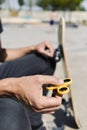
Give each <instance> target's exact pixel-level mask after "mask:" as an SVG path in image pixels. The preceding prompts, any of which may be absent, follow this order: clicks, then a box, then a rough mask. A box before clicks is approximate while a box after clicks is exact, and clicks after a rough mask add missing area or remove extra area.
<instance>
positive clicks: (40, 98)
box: [0, 75, 63, 113]
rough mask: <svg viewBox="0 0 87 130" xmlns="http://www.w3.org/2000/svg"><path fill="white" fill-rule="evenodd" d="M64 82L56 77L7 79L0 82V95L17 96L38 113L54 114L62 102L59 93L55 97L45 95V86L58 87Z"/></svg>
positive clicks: (39, 76)
mask: <svg viewBox="0 0 87 130" xmlns="http://www.w3.org/2000/svg"><path fill="white" fill-rule="evenodd" d="M61 83H63V81H62V80H59V79H57V78H55V77H54V76H42V75H36V76H25V77H21V78H7V79H3V80H1V81H0V95H3V94H9V95H10V94H15V96H16V97H17V98H18V99H22V100H23V101H24V102H25V103H26V104H27V105H29V106H30V107H31V108H32V109H33V110H34V111H36V112H44V113H48V112H54V111H55V110H57V109H58V108H59V107H60V105H61V101H62V97H61V96H59V95H58V94H57V93H56V94H55V95H54V96H53V97H46V96H44V95H43V87H42V86H43V85H48V84H52V85H58V84H61Z"/></svg>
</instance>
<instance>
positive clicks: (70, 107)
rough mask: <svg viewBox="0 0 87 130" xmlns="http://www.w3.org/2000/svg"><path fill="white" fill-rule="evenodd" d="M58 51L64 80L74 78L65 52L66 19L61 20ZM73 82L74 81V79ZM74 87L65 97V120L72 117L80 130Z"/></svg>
mask: <svg viewBox="0 0 87 130" xmlns="http://www.w3.org/2000/svg"><path fill="white" fill-rule="evenodd" d="M58 43H59V46H58V50H57V53H58V54H57V57H56V58H57V59H56V60H57V61H61V62H62V70H63V77H64V78H72V77H71V74H70V70H69V65H68V58H67V54H66V50H65V20H64V18H61V19H60V21H59V24H58ZM72 81H73V79H72ZM72 87H74V86H72V85H69V88H70V91H69V93H68V94H66V95H64V97H63V102H62V104H63V106H64V108H65V109H64V110H65V118H67V117H68V118H69V117H72V118H73V120H72V121H73V125H74V128H76V129H78V128H80V127H81V124H80V122H79V120H78V118H77V112H76V108H75V102H74V97H73V89H72Z"/></svg>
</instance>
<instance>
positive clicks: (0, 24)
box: [0, 20, 3, 33]
mask: <svg viewBox="0 0 87 130" xmlns="http://www.w3.org/2000/svg"><path fill="white" fill-rule="evenodd" d="M2 31H3V28H2V23H1V20H0V33H1V32H2Z"/></svg>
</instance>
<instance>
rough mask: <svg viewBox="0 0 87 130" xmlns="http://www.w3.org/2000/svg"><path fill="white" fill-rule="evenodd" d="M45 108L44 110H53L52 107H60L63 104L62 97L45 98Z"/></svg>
mask: <svg viewBox="0 0 87 130" xmlns="http://www.w3.org/2000/svg"><path fill="white" fill-rule="evenodd" d="M42 101H43V103H42V104H43V107H44V108H51V107H59V106H60V105H61V103H62V97H61V96H55V97H46V96H43V100H42Z"/></svg>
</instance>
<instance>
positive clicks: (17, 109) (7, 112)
mask: <svg viewBox="0 0 87 130" xmlns="http://www.w3.org/2000/svg"><path fill="white" fill-rule="evenodd" d="M0 129H1V130H31V125H30V120H29V115H28V114H27V111H26V109H25V108H24V105H23V104H22V103H21V102H19V101H17V100H16V99H11V98H7V97H0Z"/></svg>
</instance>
